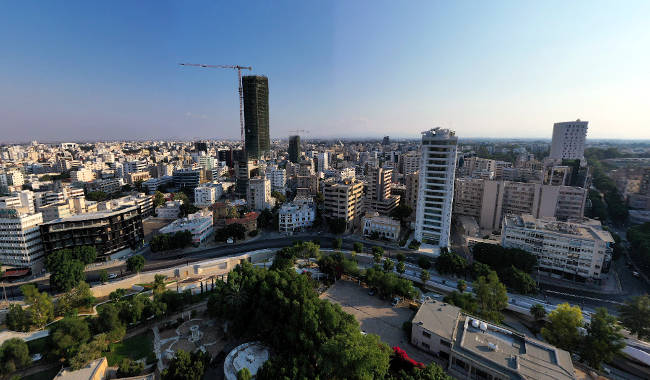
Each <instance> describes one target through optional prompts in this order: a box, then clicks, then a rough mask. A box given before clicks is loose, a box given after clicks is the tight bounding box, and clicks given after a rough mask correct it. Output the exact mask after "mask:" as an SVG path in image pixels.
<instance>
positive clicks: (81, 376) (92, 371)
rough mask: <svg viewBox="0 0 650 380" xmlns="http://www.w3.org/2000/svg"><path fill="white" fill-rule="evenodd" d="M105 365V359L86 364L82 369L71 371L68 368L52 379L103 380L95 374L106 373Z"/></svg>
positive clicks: (101, 376) (106, 363)
mask: <svg viewBox="0 0 650 380" xmlns="http://www.w3.org/2000/svg"><path fill="white" fill-rule="evenodd" d="M106 365H108V362H107V360H106V358H105V357H101V358H99V359H96V360H93V361H92V362H90V363H88V364H86V365H85V366H84V367H83V368H81V369H79V370H76V371H72V370H70V369H69V368H63V369H62V370H61V371H59V373H58V374H57V375H56V376H55V377H54V380H89V379H95V378H98V379H103V378H104V376H103V375H100V376H96V374H97V373H99V372H101V371H103V372H105V371H106Z"/></svg>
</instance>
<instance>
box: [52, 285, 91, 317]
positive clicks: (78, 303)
mask: <svg viewBox="0 0 650 380" xmlns="http://www.w3.org/2000/svg"><path fill="white" fill-rule="evenodd" d="M94 300H95V297H93V295H92V292H91V291H90V285H88V283H86V282H85V281H81V282H80V283H79V285H77V286H76V287H74V288H72V289H70V290H69V291H67V292H65V293H63V294H62V295H60V296H59V299H58V300H57V302H56V314H57V315H70V314H72V313H73V312H74V311H75V310H76V309H77V308H80V307H90V306H91V305H92V304H93V302H94Z"/></svg>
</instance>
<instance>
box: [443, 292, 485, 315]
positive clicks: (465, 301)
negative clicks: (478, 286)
mask: <svg viewBox="0 0 650 380" xmlns="http://www.w3.org/2000/svg"><path fill="white" fill-rule="evenodd" d="M444 301H445V302H448V303H450V304H452V305H456V306H458V307H460V308H461V309H463V310H464V311H465V312H467V313H469V314H476V312H477V310H478V303H477V302H476V298H475V297H474V296H473V295H472V293H460V292H457V291H455V290H454V291H453V292H451V293H449V294H448V295H447V296H445V298H444Z"/></svg>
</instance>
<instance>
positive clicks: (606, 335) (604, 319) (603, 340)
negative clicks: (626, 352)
mask: <svg viewBox="0 0 650 380" xmlns="http://www.w3.org/2000/svg"><path fill="white" fill-rule="evenodd" d="M581 346H582V347H581V350H580V359H582V360H585V361H586V362H587V363H588V364H589V365H590V366H591V367H593V368H596V369H601V364H602V363H603V362H611V361H612V359H613V358H614V356H616V355H618V354H619V353H620V352H621V350H622V349H623V348H624V347H625V341H624V337H623V334H621V326H620V325H619V324H618V321H617V320H616V317H614V316H613V315H610V314H609V313H608V312H607V309H605V308H604V307H599V308H598V309H596V313H595V314H593V315H592V316H591V321H590V322H589V326H587V335H586V336H585V337H584V338H583V340H582V345H581Z"/></svg>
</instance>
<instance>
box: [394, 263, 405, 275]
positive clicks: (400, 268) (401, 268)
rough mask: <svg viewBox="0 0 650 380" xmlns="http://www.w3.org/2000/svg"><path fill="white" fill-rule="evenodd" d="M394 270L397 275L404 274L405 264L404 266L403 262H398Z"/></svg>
mask: <svg viewBox="0 0 650 380" xmlns="http://www.w3.org/2000/svg"><path fill="white" fill-rule="evenodd" d="M396 269H397V273H399V274H404V272H406V264H404V261H398V262H397V268H396Z"/></svg>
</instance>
